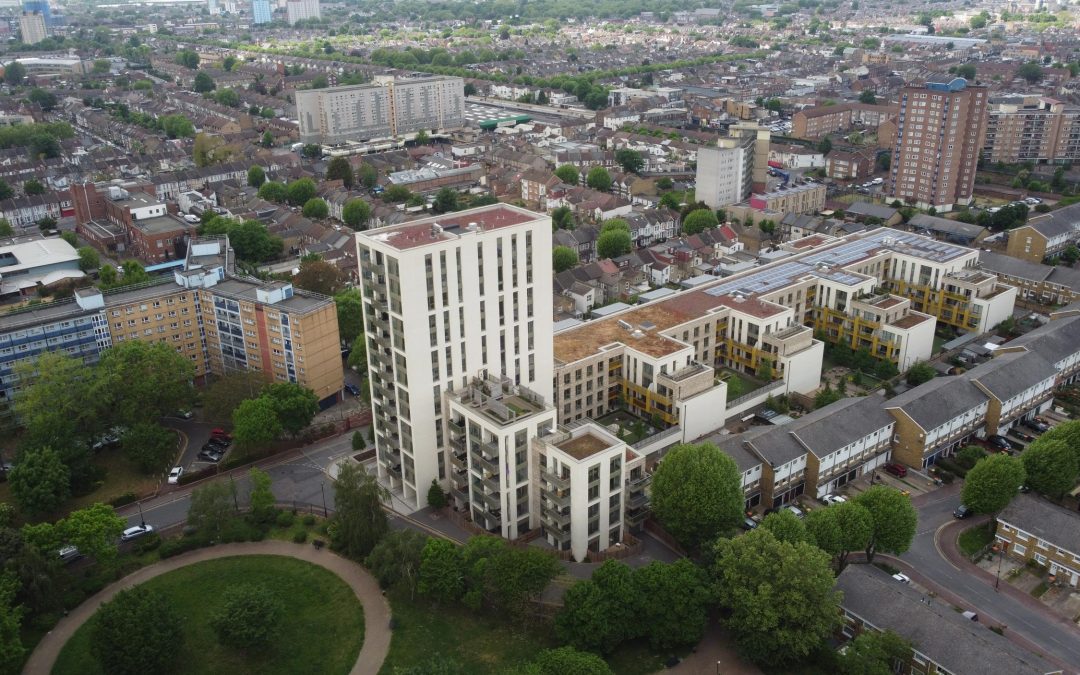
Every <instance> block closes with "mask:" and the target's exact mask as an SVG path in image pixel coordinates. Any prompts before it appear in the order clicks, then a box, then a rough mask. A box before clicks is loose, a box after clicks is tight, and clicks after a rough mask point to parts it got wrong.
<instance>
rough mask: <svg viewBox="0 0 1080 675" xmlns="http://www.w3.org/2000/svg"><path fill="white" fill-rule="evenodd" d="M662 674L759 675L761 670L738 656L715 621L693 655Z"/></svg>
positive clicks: (731, 641)
mask: <svg viewBox="0 0 1080 675" xmlns="http://www.w3.org/2000/svg"><path fill="white" fill-rule="evenodd" d="M663 672H665V673H678V674H679V675H761V669H759V668H758V667H757V666H755V665H754V664H752V663H750V662H749V661H747V660H746V659H744V658H742V657H741V656H740V655H739V653H738V651H736V649H735V644H734V641H733V640H732V638H731V635H729V634H728V633H727V632H726V631H725V630H724V629H723V628H721V627H720V624H718V623H716V622H715V621H713V622H711V623H710V624H709V628H708V629H707V630H706V631H705V637H703V638H702V639H701V642H699V643H698V645H697V647H695V648H694V651H693V653H691V654H690V655H688V656H687V657H686V658H685V659H683V660H682V661H681V662H680V663H679V664H678V665H677V666H674V667H672V668H666V669H664V671H663Z"/></svg>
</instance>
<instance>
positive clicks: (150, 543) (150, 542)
mask: <svg viewBox="0 0 1080 675" xmlns="http://www.w3.org/2000/svg"><path fill="white" fill-rule="evenodd" d="M160 546H161V535H159V534H158V533H157V532H151V533H150V534H148V535H146V536H145V537H143V538H141V539H139V540H138V541H137V542H136V543H135V546H134V547H132V550H133V551H134V552H135V555H142V554H143V553H149V552H150V551H153V550H154V549H156V548H158V547H160Z"/></svg>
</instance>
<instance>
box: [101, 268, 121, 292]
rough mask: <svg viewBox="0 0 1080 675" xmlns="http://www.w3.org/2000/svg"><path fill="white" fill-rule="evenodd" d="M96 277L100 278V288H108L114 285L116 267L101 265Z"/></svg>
mask: <svg viewBox="0 0 1080 675" xmlns="http://www.w3.org/2000/svg"><path fill="white" fill-rule="evenodd" d="M98 278H99V279H100V280H101V288H102V289H109V288H112V287H114V286H116V281H117V276H116V268H115V267H113V266H112V265H103V266H102V267H101V269H100V270H98Z"/></svg>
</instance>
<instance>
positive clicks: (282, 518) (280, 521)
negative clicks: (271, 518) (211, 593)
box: [277, 511, 296, 529]
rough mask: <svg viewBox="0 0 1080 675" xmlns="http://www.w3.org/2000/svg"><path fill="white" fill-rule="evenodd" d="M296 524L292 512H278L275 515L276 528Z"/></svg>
mask: <svg viewBox="0 0 1080 675" xmlns="http://www.w3.org/2000/svg"><path fill="white" fill-rule="evenodd" d="M294 522H296V516H295V515H293V512H292V511H279V512H278V514H277V526H278V527H280V528H283V529H284V528H287V527H292V526H293V523H294Z"/></svg>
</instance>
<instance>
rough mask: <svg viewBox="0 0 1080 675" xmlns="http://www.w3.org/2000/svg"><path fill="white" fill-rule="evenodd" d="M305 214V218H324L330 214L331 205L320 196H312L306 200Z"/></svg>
mask: <svg viewBox="0 0 1080 675" xmlns="http://www.w3.org/2000/svg"><path fill="white" fill-rule="evenodd" d="M303 214H304V217H305V218H313V219H314V220H322V219H323V218H326V217H327V216H329V215H330V207H329V206H327V205H326V202H325V201H323V200H322V199H320V198H319V197H312V198H311V199H309V200H307V201H306V202H304V209H303Z"/></svg>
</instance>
